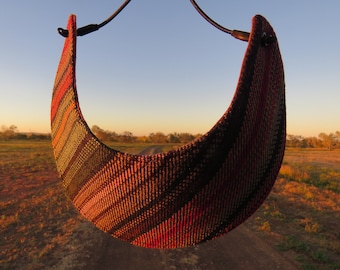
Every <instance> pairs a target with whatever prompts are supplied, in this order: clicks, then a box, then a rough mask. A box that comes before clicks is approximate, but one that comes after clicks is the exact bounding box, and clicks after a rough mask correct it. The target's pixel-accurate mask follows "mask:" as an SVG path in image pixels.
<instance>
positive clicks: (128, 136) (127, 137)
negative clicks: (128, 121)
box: [120, 131, 136, 143]
mask: <svg viewBox="0 0 340 270" xmlns="http://www.w3.org/2000/svg"><path fill="white" fill-rule="evenodd" d="M120 141H122V142H126V143H132V142H135V141H136V137H134V136H133V134H132V132H130V131H124V132H123V134H122V135H120Z"/></svg>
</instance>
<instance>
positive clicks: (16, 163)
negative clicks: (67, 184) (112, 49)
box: [0, 141, 340, 269]
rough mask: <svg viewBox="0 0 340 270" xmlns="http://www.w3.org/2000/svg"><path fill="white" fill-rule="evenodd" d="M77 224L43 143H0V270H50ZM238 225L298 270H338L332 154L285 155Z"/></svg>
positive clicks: (337, 157)
mask: <svg viewBox="0 0 340 270" xmlns="http://www.w3.org/2000/svg"><path fill="white" fill-rule="evenodd" d="M111 146H113V147H115V148H117V149H119V150H122V151H127V152H130V153H138V152H139V151H140V150H142V149H143V148H145V147H147V146H149V145H148V144H124V145H114V144H112V145H111ZM173 147H174V146H173V145H170V146H167V147H166V148H164V149H165V150H170V149H172V148H173ZM81 220H82V217H80V216H79V215H78V213H77V211H76V210H75V209H74V208H73V207H72V205H71V203H70V202H69V200H68V199H67V198H66V197H65V195H64V193H63V189H62V186H61V183H60V180H59V179H58V175H57V173H56V169H55V164H54V160H53V154H52V149H51V146H50V142H49V141H41V142H39V141H36V142H30V141H10V142H0V269H41V268H48V267H52V266H53V265H56V264H57V263H58V261H59V260H60V258H61V257H62V256H63V248H64V246H65V245H67V243H68V242H69V241H70V236H71V235H72V232H73V231H74V230H75V229H76V228H77V227H78V226H79V223H80V222H81ZM245 224H246V226H247V227H248V228H250V229H252V230H253V231H254V232H255V233H256V234H259V235H260V236H261V238H263V239H265V240H266V241H267V242H268V243H270V244H271V245H273V246H274V247H275V248H276V249H277V250H278V251H279V252H280V253H281V254H282V255H283V256H284V257H287V258H288V259H289V260H293V261H294V262H295V264H296V265H298V267H299V268H300V269H340V225H339V224H340V151H326V150H301V149H288V150H287V151H286V154H285V158H284V162H283V165H282V168H281V171H280V174H279V176H278V180H277V182H276V184H275V186H274V188H273V191H272V192H271V194H270V195H269V197H268V198H267V200H266V201H265V203H264V204H263V205H262V206H261V208H260V209H259V210H258V211H257V212H256V213H255V214H254V215H253V216H252V217H251V218H250V219H249V220H248V221H247V222H246V223H245Z"/></svg>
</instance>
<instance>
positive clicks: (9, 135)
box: [1, 125, 18, 140]
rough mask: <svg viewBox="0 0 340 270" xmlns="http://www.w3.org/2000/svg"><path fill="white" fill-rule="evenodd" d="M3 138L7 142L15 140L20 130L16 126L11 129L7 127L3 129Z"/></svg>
mask: <svg viewBox="0 0 340 270" xmlns="http://www.w3.org/2000/svg"><path fill="white" fill-rule="evenodd" d="M1 130H2V132H1V138H2V139H5V140H9V139H13V138H15V136H16V133H17V132H18V128H17V126H15V125H11V126H10V127H9V128H8V127H6V126H2V127H1Z"/></svg>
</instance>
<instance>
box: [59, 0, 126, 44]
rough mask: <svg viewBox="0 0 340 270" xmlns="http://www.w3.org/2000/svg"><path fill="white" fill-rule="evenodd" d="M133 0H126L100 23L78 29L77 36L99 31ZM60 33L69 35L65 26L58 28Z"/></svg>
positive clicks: (64, 35)
mask: <svg viewBox="0 0 340 270" xmlns="http://www.w3.org/2000/svg"><path fill="white" fill-rule="evenodd" d="M130 1H131V0H126V1H125V2H124V3H123V4H122V5H121V6H120V7H119V8H118V9H117V10H116V11H115V12H114V13H113V14H112V15H111V16H110V17H109V18H107V19H106V20H105V21H103V22H102V23H100V24H89V25H86V26H83V27H80V28H78V29H77V36H84V35H87V34H89V33H92V32H94V31H97V30H98V29H99V28H101V27H103V26H104V25H106V24H108V23H109V22H111V21H112V20H113V19H114V18H115V17H116V16H117V15H118V14H119V13H120V12H121V11H122V10H123V9H124V8H125V7H126V6H127V5H128V4H129V3H130ZM58 33H59V34H60V35H62V36H63V37H68V30H66V29H63V28H60V27H59V28H58Z"/></svg>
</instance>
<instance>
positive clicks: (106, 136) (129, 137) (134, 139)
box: [0, 125, 340, 150]
mask: <svg viewBox="0 0 340 270" xmlns="http://www.w3.org/2000/svg"><path fill="white" fill-rule="evenodd" d="M91 131H92V132H93V134H94V135H95V136H97V137H98V139H99V140H101V141H104V142H105V141H106V142H121V143H138V142H143V143H179V144H185V143H188V142H190V141H192V140H194V139H196V138H198V137H200V136H201V134H196V135H192V134H190V133H177V132H174V133H170V134H164V133H163V132H156V133H150V134H149V136H134V135H133V134H132V132H129V131H125V132H123V133H121V134H119V133H116V132H114V131H110V130H104V129H102V128H100V127H99V126H97V125H94V126H92V128H91ZM14 139H16V140H50V139H51V134H49V133H47V134H41V133H22V132H19V131H18V128H17V127H16V126H15V125H11V126H10V127H6V126H2V128H1V131H0V140H14ZM286 146H287V147H294V148H327V149H329V150H333V149H340V131H336V132H334V133H329V134H326V133H324V132H321V133H320V134H319V135H318V137H303V136H299V135H290V134H288V135H287V138H286Z"/></svg>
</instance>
